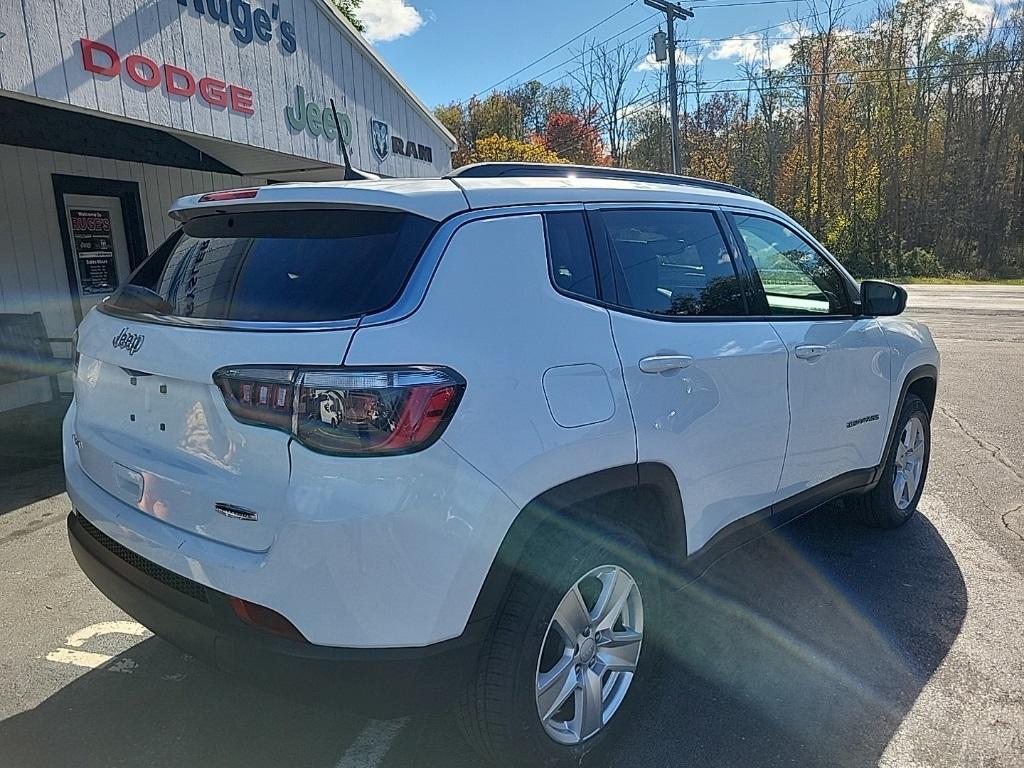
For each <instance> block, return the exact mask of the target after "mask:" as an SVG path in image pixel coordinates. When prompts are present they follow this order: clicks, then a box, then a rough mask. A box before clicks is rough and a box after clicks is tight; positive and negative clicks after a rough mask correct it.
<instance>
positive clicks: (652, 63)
mask: <svg viewBox="0 0 1024 768" xmlns="http://www.w3.org/2000/svg"><path fill="white" fill-rule="evenodd" d="M696 61H697V60H696V59H695V58H694V57H693V56H691V55H690V54H688V53H687V52H686V51H684V50H683V49H682V48H676V64H677V65H678V66H680V67H681V66H685V65H687V64H694V63H696ZM666 65H668V57H667V56H666V57H665V60H664V61H658V60H657V59H655V58H654V54H653V53H648V54H647V56H646V57H645V58H644V60H643V61H641V62H640V63H639V64H637V65H636V71H637V72H648V71H650V70H654V69H665V67H666Z"/></svg>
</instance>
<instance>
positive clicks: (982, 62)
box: [715, 59, 1024, 87]
mask: <svg viewBox="0 0 1024 768" xmlns="http://www.w3.org/2000/svg"><path fill="white" fill-rule="evenodd" d="M1022 61H1024V60H1021V59H984V60H978V61H945V62H935V63H934V64H916V65H912V66H909V67H871V68H869V69H837V70H833V71H831V72H793V73H792V74H785V73H782V72H781V70H776V71H777V72H779V74H782V75H784V76H785V77H789V78H795V77H799V78H808V77H821V76H823V75H824V76H832V75H866V74H876V73H881V72H912V71H915V70H922V69H937V68H940V67H975V66H984V65H986V64H993V65H1002V64H1020V63H1022ZM752 79H753V78H750V77H724V78H722V79H721V80H716V81H715V85H719V84H721V83H745V82H748V81H750V80H752ZM801 87H802V86H801Z"/></svg>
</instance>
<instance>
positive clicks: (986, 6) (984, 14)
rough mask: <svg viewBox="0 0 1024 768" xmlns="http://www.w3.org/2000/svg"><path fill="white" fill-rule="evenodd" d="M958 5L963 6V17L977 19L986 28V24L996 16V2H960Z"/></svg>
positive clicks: (970, 0)
mask: <svg viewBox="0 0 1024 768" xmlns="http://www.w3.org/2000/svg"><path fill="white" fill-rule="evenodd" d="M960 4H961V5H962V6H963V9H964V15H965V16H967V17H968V18H971V19H977V20H978V21H980V22H981V23H982V24H984V25H986V26H988V23H989V22H990V21H992V19H993V17H994V16H995V15H996V5H997V4H998V0H961V2H960Z"/></svg>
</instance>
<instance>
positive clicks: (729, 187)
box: [444, 163, 753, 197]
mask: <svg viewBox="0 0 1024 768" xmlns="http://www.w3.org/2000/svg"><path fill="white" fill-rule="evenodd" d="M517 176H518V177H524V176H532V177H539V178H563V177H564V178H585V179H619V180H621V181H646V182H649V183H652V184H675V185H679V186H686V187H703V188H704V189H714V190H717V191H719V192H733V193H735V194H737V195H747V196H748V197H753V194H752V193H751V192H748V191H747V190H745V189H743V188H742V187H737V186H735V185H733V184H726V183H725V182H723V181H709V180H708V179H696V178H694V177H692V176H675V175H673V174H671V173H658V172H656V171H635V170H633V169H631V168H607V167H602V166H598V165H560V164H556V163H473V164H471V165H464V166H462V167H461V168H456V169H455V170H454V171H452V172H451V173H449V174H447V175H445V176H444V178H446V179H497V178H502V177H517Z"/></svg>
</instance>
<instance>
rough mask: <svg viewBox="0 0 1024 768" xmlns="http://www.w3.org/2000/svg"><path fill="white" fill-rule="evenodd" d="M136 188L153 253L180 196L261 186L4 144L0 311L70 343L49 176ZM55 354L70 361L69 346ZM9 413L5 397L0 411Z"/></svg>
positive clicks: (0, 154)
mask: <svg viewBox="0 0 1024 768" xmlns="http://www.w3.org/2000/svg"><path fill="white" fill-rule="evenodd" d="M55 173H58V174H65V175H69V176H88V177H92V178H102V179H118V180H121V181H134V182H138V184H139V197H140V199H141V201H142V217H143V222H144V224H145V228H146V243H147V246H148V249H149V250H152V249H153V248H155V247H156V246H157V245H158V244H159V243H160V242H161V241H162V240H163V239H164V238H166V237H167V235H169V234H170V233H171V231H172V230H173V229H174V222H172V221H171V219H170V218H168V217H167V215H166V212H167V209H168V208H170V206H171V203H172V202H174V201H175V200H176V199H177V198H179V197H181V196H182V195H190V194H195V193H197V192H206V191H211V190H217V189H230V188H232V187H243V186H250V185H256V184H263V183H265V180H263V179H252V178H247V177H243V176H230V175H225V174H221V173H210V172H208V171H192V170H188V169H183V168H171V167H168V166H163V165H145V164H142V163H133V162H127V161H124V160H106V159H103V158H96V157H81V156H76V155H68V154H64V153H62V152H49V151H46V150H38V149H26V148H24V147H12V146H8V145H5V144H0V179H2V180H3V183H0V312H42V313H43V320H44V322H45V323H46V332H47V335H48V336H51V337H64V338H67V337H70V336H71V333H72V332H73V331H74V329H75V317H74V312H73V310H72V305H71V300H70V296H69V292H68V277H67V267H66V266H65V262H64V246H63V244H62V243H61V237H60V229H59V225H58V220H57V216H58V215H59V214H58V211H57V205H56V202H55V200H54V197H53V183H52V181H51V176H52V174H55ZM54 353H55V354H58V355H63V356H68V355H70V349H69V347H68V346H67V345H61V344H55V345H54ZM3 410H4V402H3V395H2V393H0V411H3Z"/></svg>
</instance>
